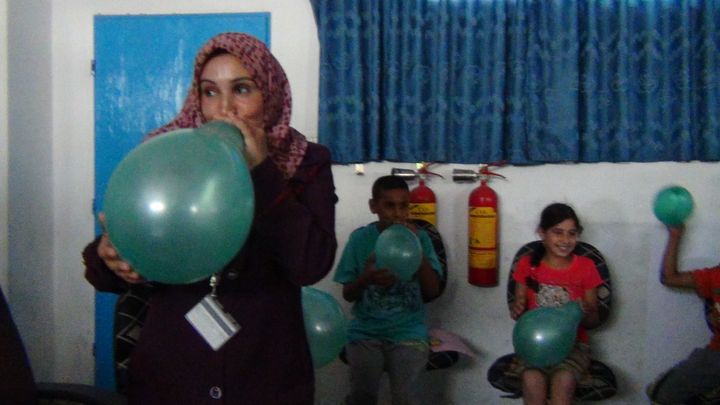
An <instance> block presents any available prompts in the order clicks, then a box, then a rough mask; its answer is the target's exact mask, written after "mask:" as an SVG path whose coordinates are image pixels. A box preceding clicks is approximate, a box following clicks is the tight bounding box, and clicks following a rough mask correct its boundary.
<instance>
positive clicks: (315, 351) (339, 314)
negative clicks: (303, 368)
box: [302, 287, 347, 368]
mask: <svg viewBox="0 0 720 405" xmlns="http://www.w3.org/2000/svg"><path fill="white" fill-rule="evenodd" d="M302 308H303V316H304V318H305V334H306V336H307V340H308V345H309V346H310V354H311V355H312V361H313V367H315V368H322V367H325V366H326V365H328V364H330V363H332V362H333V360H335V359H336V358H337V357H338V356H339V355H340V351H341V350H342V348H343V347H345V344H346V343H347V319H346V318H345V312H344V311H343V309H342V307H341V306H340V304H339V303H338V302H337V300H335V298H333V296H332V295H330V294H328V293H326V292H324V291H320V290H318V289H316V288H312V287H303V288H302Z"/></svg>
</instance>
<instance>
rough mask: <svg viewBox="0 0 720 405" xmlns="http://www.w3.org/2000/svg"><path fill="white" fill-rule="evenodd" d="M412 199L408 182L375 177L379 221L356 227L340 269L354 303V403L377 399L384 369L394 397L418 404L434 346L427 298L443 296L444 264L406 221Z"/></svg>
mask: <svg viewBox="0 0 720 405" xmlns="http://www.w3.org/2000/svg"><path fill="white" fill-rule="evenodd" d="M409 202H410V191H409V189H408V185H407V183H405V180H403V179H402V178H400V177H396V176H382V177H380V178H378V179H376V180H375V183H374V184H373V189H372V198H371V199H370V201H369V206H370V211H371V212H372V213H373V214H376V215H377V217H378V221H377V222H373V223H371V224H368V225H366V226H363V227H360V228H358V229H356V230H355V231H353V233H352V234H351V235H350V240H349V241H348V243H347V245H346V246H345V249H344V250H343V254H342V257H341V259H340V262H339V263H338V266H337V269H336V272H335V276H334V280H335V281H336V282H338V283H341V284H342V285H343V297H344V298H345V299H346V300H347V301H349V302H352V303H353V306H352V313H353V315H354V317H353V319H352V320H351V321H350V325H349V328H348V341H349V343H348V345H347V346H346V347H345V348H346V353H347V360H348V364H349V365H350V393H349V394H348V396H347V403H348V404H350V405H352V404H370V403H373V404H374V403H376V402H377V398H378V389H379V382H380V378H381V377H382V374H383V372H384V371H387V372H388V374H389V375H390V390H391V394H392V398H393V403H395V404H401V403H402V404H415V403H417V402H416V401H417V399H416V398H415V394H416V392H415V389H416V383H417V377H418V376H419V375H420V373H421V372H422V370H424V369H425V365H426V364H427V360H428V351H429V345H428V343H427V341H428V336H427V327H426V325H425V309H424V303H423V297H424V296H428V297H432V296H437V295H438V294H439V274H440V272H441V271H442V270H441V269H442V267H441V265H440V262H439V261H438V259H437V255H436V253H435V250H434V249H433V247H432V242H431V241H430V238H429V236H428V235H427V234H426V233H425V231H423V230H416V231H417V232H413V230H411V229H410V228H409V227H408V226H406V225H405V223H407V221H408V214H409Z"/></svg>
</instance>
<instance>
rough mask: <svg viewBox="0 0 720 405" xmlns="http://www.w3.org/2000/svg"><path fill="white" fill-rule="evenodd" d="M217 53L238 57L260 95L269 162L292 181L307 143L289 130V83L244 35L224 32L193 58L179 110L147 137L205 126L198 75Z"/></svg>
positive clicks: (267, 52) (271, 59)
mask: <svg viewBox="0 0 720 405" xmlns="http://www.w3.org/2000/svg"><path fill="white" fill-rule="evenodd" d="M219 50H224V51H225V52H227V53H229V54H231V55H234V56H236V57H238V58H239V59H240V61H241V62H242V64H243V66H244V67H245V69H247V71H248V72H249V73H250V76H251V77H252V78H253V81H254V82H255V85H256V86H258V88H259V89H260V91H261V92H262V96H263V103H264V105H263V111H264V119H263V120H264V122H265V131H266V132H267V137H268V148H269V151H270V158H271V159H272V161H273V163H275V165H276V166H277V167H278V168H279V169H280V170H281V171H282V172H283V173H284V175H285V178H290V177H292V176H293V174H294V173H295V170H296V169H297V167H298V166H299V165H300V162H301V161H302V159H303V156H305V150H306V149H307V140H306V139H305V137H304V136H303V135H302V134H301V133H299V132H298V131H296V130H295V129H294V128H292V127H290V111H291V106H292V97H291V94H290V83H289V82H288V80H287V77H286V76H285V71H284V70H283V68H282V66H280V63H279V62H278V61H277V59H275V57H274V56H273V55H272V54H271V53H270V50H268V48H267V47H266V46H265V44H264V43H262V42H261V41H260V40H258V39H257V38H255V37H252V36H250V35H247V34H242V33H237V32H226V33H223V34H219V35H216V36H215V37H213V38H211V39H210V40H209V41H208V42H207V43H206V44H205V45H203V47H202V48H201V49H200V51H198V54H197V56H196V57H195V70H194V73H193V81H192V85H191V86H190V91H189V92H188V95H187V98H186V99H185V104H184V105H183V108H182V110H180V113H179V114H178V115H177V116H176V117H175V118H174V119H173V120H172V121H170V122H169V123H167V124H166V125H164V126H162V127H160V128H158V129H156V130H154V131H153V132H151V133H150V134H149V135H148V136H149V137H152V136H155V135H159V134H162V133H165V132H168V131H172V130H175V129H180V128H197V127H199V126H201V125H203V124H204V123H205V122H206V120H205V117H203V115H202V111H201V110H200V74H201V73H202V69H203V67H204V66H205V63H207V61H208V59H209V57H210V56H213V55H214V54H216V52H217V51H219Z"/></svg>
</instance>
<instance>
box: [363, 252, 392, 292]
mask: <svg viewBox="0 0 720 405" xmlns="http://www.w3.org/2000/svg"><path fill="white" fill-rule="evenodd" d="M359 278H360V280H361V282H362V284H364V285H371V284H372V285H377V286H380V287H389V286H391V285H393V284H395V282H396V281H397V277H395V275H394V274H393V273H391V272H390V270H388V269H378V268H376V267H375V253H373V254H371V255H370V257H369V258H368V260H367V262H365V269H364V270H363V273H362V274H361V275H360V277H359Z"/></svg>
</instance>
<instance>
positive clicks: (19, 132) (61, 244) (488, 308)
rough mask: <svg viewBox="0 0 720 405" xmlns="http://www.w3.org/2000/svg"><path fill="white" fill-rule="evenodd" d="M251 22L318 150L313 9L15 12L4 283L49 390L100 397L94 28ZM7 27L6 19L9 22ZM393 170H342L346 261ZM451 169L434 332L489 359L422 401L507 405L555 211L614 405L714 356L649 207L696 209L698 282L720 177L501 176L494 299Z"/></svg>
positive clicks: (326, 379) (272, 1) (707, 171)
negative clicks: (562, 214) (681, 191)
mask: <svg viewBox="0 0 720 405" xmlns="http://www.w3.org/2000/svg"><path fill="white" fill-rule="evenodd" d="M52 4H56V5H58V7H51V5H52ZM59 5H62V6H59ZM243 11H270V12H272V23H273V24H272V49H273V52H274V53H275V54H276V56H277V57H278V59H279V60H280V62H281V63H282V64H283V65H284V66H285V68H286V69H287V73H288V76H289V78H290V82H291V84H292V86H293V95H294V117H293V125H294V126H295V127H297V128H298V129H299V130H301V131H302V132H304V133H306V134H307V135H309V136H310V137H311V138H315V137H316V133H317V80H318V78H317V75H318V48H317V34H316V29H315V25H314V21H313V17H312V11H311V9H310V5H309V2H307V1H302V2H300V1H297V0H247V1H244V2H237V1H213V2H196V1H187V0H185V1H183V0H156V1H153V2H147V1H144V0H125V1H122V2H118V1H113V0H96V1H93V2H86V1H82V0H63V1H62V2H61V1H59V0H58V1H55V2H52V1H50V0H45V1H41V0H35V1H28V0H14V1H10V2H9V7H8V10H7V16H8V17H9V24H8V38H9V46H8V49H9V50H8V54H9V84H8V93H9V94H11V95H12V97H11V98H10V102H9V103H10V104H9V120H10V121H9V128H10V130H9V134H10V135H9V161H10V163H9V166H10V167H9V180H8V181H9V190H10V203H9V211H10V220H9V222H10V224H9V228H10V235H9V261H10V263H9V266H10V274H9V282H10V286H11V290H12V291H13V293H12V297H11V298H12V301H13V304H14V311H15V314H16V317H18V318H19V322H18V323H19V324H20V327H21V329H22V333H23V335H24V337H25V338H26V341H27V342H28V343H29V348H30V355H31V358H32V361H33V366H34V368H35V371H36V374H39V376H40V377H41V378H45V379H55V380H74V381H84V382H90V381H92V376H93V365H92V364H93V359H92V355H91V343H92V341H93V325H92V322H93V316H92V311H91V310H89V308H92V306H93V291H92V288H91V287H90V286H89V285H88V284H87V283H86V282H85V281H84V279H83V277H82V265H81V263H80V255H79V252H80V251H81V249H82V248H83V246H84V245H85V244H86V243H87V242H88V241H89V240H90V239H91V238H92V236H93V218H92V207H91V202H92V198H93V93H92V92H93V86H92V77H91V75H90V60H91V59H92V48H93V44H92V37H93V27H92V17H93V15H95V14H153V13H163V14H165V13H205V12H243ZM0 15H2V16H3V17H4V15H3V13H2V9H0ZM1 35H2V31H0V38H2V36H1ZM0 56H2V48H0ZM1 73H2V71H1V70H0V74H1ZM2 90H3V88H2V87H0V96H2V94H3V91H2ZM16 92H17V93H16ZM1 106H2V104H0V107H1ZM1 114H2V111H1V110H0V117H3V115H1ZM0 129H1V127H0ZM0 134H2V132H0ZM1 140H2V138H0V141H1ZM1 158H2V156H1V155H0V163H1V162H2V160H1ZM393 166H397V167H405V168H410V167H412V165H410V164H404V165H392V164H388V163H374V164H369V165H367V166H366V174H365V175H364V176H357V175H355V174H354V173H353V170H352V167H350V166H336V167H334V175H335V182H336V186H337V194H338V196H339V197H340V202H339V204H338V211H337V228H336V229H337V233H338V238H339V240H340V243H341V245H340V246H341V248H342V246H343V245H344V243H345V241H346V240H347V237H348V235H349V233H350V232H351V231H352V230H353V229H354V228H355V227H357V226H360V225H362V224H364V223H367V222H369V221H371V220H373V218H372V216H371V214H370V213H369V211H368V209H367V204H366V200H367V196H368V195H369V189H370V184H371V183H372V181H373V180H374V178H376V177H377V176H379V175H382V174H388V173H390V168H391V167H393ZM452 168H471V167H470V166H461V165H445V166H439V167H438V171H439V172H440V173H441V174H443V175H445V176H446V180H442V179H433V180H432V182H431V184H430V186H431V187H432V188H433V189H434V190H435V191H436V193H437V194H438V198H439V206H440V208H439V228H440V230H441V232H442V233H443V235H444V237H445V243H446V247H447V249H448V251H449V262H450V266H451V279H450V282H449V285H448V288H447V290H446V292H445V294H444V295H443V296H442V297H441V298H440V299H439V300H438V301H436V302H434V303H432V304H430V305H429V312H430V323H431V326H441V327H443V328H446V329H448V330H450V331H453V332H456V333H458V334H459V335H461V336H462V337H463V338H464V339H465V340H466V342H467V343H468V344H469V345H470V346H472V347H473V348H475V349H476V350H477V351H478V354H479V357H478V358H477V359H476V360H475V361H473V362H470V361H468V360H463V361H462V362H461V363H460V364H458V365H457V366H456V367H455V368H453V369H450V370H442V371H434V372H432V373H427V374H426V375H425V376H424V377H423V380H424V381H423V382H424V383H425V384H423V386H424V389H425V390H426V394H427V395H426V398H427V399H428V402H434V403H459V404H465V403H500V402H502V401H501V400H500V399H499V396H500V394H501V393H500V392H498V391H497V390H495V389H493V388H492V387H491V386H490V385H489V384H488V383H487V382H486V372H487V368H488V367H489V365H490V364H491V363H492V362H493V361H494V360H495V359H496V358H497V357H499V356H500V355H502V354H505V353H507V352H509V351H511V342H510V336H511V332H512V326H513V323H512V321H511V320H510V319H509V317H508V315H507V310H506V308H505V298H504V293H505V290H504V288H505V284H506V278H507V272H508V269H507V266H508V264H509V262H510V259H511V257H512V255H513V254H514V253H515V250H516V249H517V248H518V247H519V246H520V245H522V244H523V243H524V242H526V241H529V240H531V239H533V238H534V237H535V235H534V233H533V231H534V228H535V226H536V222H537V217H538V215H539V211H540V210H541V209H542V207H543V206H544V205H546V204H547V203H549V202H552V201H565V202H569V203H571V204H573V205H574V206H575V207H576V208H577V210H578V212H579V214H580V216H581V218H582V219H583V220H584V222H585V224H584V225H585V228H586V232H585V234H584V235H583V238H584V239H585V240H587V241H589V242H591V243H593V244H594V245H596V246H597V247H598V248H600V249H601V251H602V252H603V253H604V254H605V256H606V257H607V259H608V261H609V264H610V269H611V273H612V276H613V281H614V283H615V288H614V293H615V296H614V298H615V304H614V305H615V306H614V313H613V314H612V318H611V320H610V321H609V322H608V323H607V324H606V325H605V326H603V327H602V328H601V329H600V330H599V331H596V332H595V333H594V334H593V335H592V336H593V342H594V347H595V352H596V354H597V357H598V358H599V359H601V360H603V361H604V362H605V363H607V364H608V365H609V366H610V367H611V368H612V369H613V370H614V371H615V373H616V374H617V377H618V380H619V384H620V393H619V395H618V396H617V397H616V398H615V399H614V400H612V401H609V402H608V403H614V404H636V403H644V402H645V400H644V395H643V393H642V389H643V387H644V385H645V384H646V383H647V382H648V381H649V380H650V379H651V378H652V377H653V376H654V375H655V374H657V373H658V372H660V371H661V370H662V369H664V368H665V367H667V366H669V365H670V364H672V363H673V362H675V361H677V360H678V359H680V358H682V357H683V356H684V355H685V354H686V353H688V352H689V350H690V348H691V347H692V346H697V345H702V344H705V343H706V342H707V340H708V339H709V336H710V335H709V331H708V329H707V327H706V326H705V325H704V322H703V321H702V318H701V304H700V300H699V299H697V298H695V297H694V296H692V295H691V294H682V293H677V292H671V291H668V290H667V289H665V288H663V287H661V286H660V285H659V283H658V282H657V268H658V264H659V256H660V254H661V251H662V247H663V244H664V242H665V235H664V230H663V227H662V226H661V225H660V224H659V222H658V221H657V220H656V219H655V218H654V217H653V215H652V198H653V196H654V194H655V192H657V191H658V190H659V189H660V188H661V187H662V186H664V185H666V184H669V183H679V184H682V185H684V186H685V187H687V188H688V189H689V190H690V191H691V192H692V193H693V195H694V197H695V200H696V202H697V209H696V212H695V214H694V216H693V217H692V218H691V220H690V221H689V223H688V232H687V241H686V242H687V243H686V244H685V246H684V249H683V252H682V261H683V263H684V264H686V265H688V266H705V265H713V264H715V263H716V262H717V260H718V259H717V257H718V254H717V252H716V251H717V249H715V243H714V238H713V236H715V235H717V234H718V230H719V228H720V224H719V223H718V222H719V221H720V219H719V218H720V217H718V216H717V215H716V213H717V212H719V211H720V210H719V208H720V206H719V205H720V190H718V188H717V186H716V185H717V184H718V177H720V166H719V165H718V164H714V163H713V164H703V163H684V164H676V163H657V164H593V165H573V164H567V165H546V166H534V167H507V168H503V169H501V173H502V174H504V175H506V176H507V177H508V180H507V181H502V180H499V181H495V182H494V183H493V185H492V186H493V188H495V190H496V191H497V192H498V194H499V195H500V199H501V200H500V201H501V216H502V226H501V246H502V251H501V254H502V258H501V269H502V270H501V275H500V278H501V280H502V283H501V285H500V286H498V287H494V288H477V287H473V286H471V285H469V284H468V283H467V282H466V281H465V278H466V271H465V270H464V269H465V266H466V263H467V260H466V257H465V256H466V248H465V245H466V223H465V221H466V219H465V214H466V203H467V195H468V193H469V192H470V190H471V189H472V188H473V187H474V185H467V184H455V183H452V181H451V180H449V179H450V177H451V176H450V172H451V170H452ZM1 208H2V206H0V212H1ZM0 225H2V223H1V222H0ZM0 229H2V228H1V227H0ZM0 236H2V235H0ZM0 252H1V251H0ZM339 254H340V252H338V255H339ZM0 274H1V273H0ZM319 286H320V287H321V288H323V289H325V290H327V291H329V292H331V293H333V294H334V295H335V296H336V297H338V299H340V288H339V286H337V285H335V284H334V283H332V281H330V276H328V278H327V279H326V280H323V281H322V282H321V283H320V284H319ZM340 301H341V300H340ZM48 308H54V312H52V313H49V312H48V310H47V309H48ZM317 380H318V383H317V390H318V401H317V402H318V403H319V404H336V403H339V402H340V401H341V398H342V396H343V394H344V392H345V390H346V387H347V382H346V381H347V368H346V367H345V366H344V365H342V364H337V363H334V364H332V365H329V366H327V367H326V368H323V369H321V370H319V371H318V378H317ZM506 402H513V403H514V402H517V401H507V400H506Z"/></svg>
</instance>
